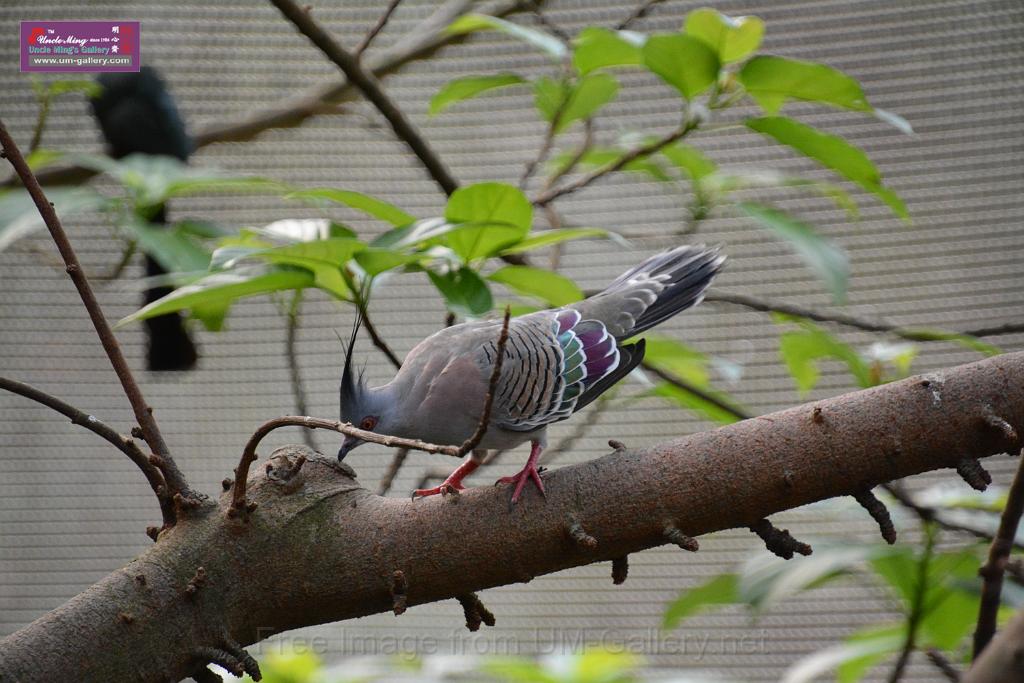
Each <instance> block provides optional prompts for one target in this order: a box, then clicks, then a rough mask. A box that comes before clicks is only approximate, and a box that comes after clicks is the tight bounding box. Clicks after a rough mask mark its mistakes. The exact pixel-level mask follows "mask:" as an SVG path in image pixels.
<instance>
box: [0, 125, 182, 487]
mask: <svg viewBox="0 0 1024 683" xmlns="http://www.w3.org/2000/svg"><path fill="white" fill-rule="evenodd" d="M0 146H2V147H3V152H4V156H6V157H7V160H8V161H10V162H11V165H12V166H13V167H14V170H15V172H16V173H17V174H18V177H19V178H20V179H21V183H22V185H24V186H25V189H26V190H27V191H28V193H29V195H30V196H31V197H32V201H33V202H34V203H35V205H36V208H37V209H38V210H39V215H40V216H42V218H43V222H44V223H46V228H47V230H49V231H50V236H51V237H53V241H54V242H55V243H56V245H57V250H58V251H59V252H60V255H61V258H62V259H64V265H65V270H66V271H67V273H68V275H69V276H70V277H71V281H72V282H73V283H74V285H75V289H77V290H78V294H79V296H80V297H81V299H82V303H83V304H84V305H85V309H86V311H88V313H89V319H90V320H92V324H93V327H94V328H95V329H96V334H97V335H98V336H99V338H100V343H101V344H102V345H103V350H104V351H106V353H107V358H109V359H110V364H111V365H112V366H113V367H114V372H115V373H117V378H118V379H119V380H120V381H121V388H122V389H123V390H124V393H125V396H126V397H127V398H128V402H129V403H131V406H132V411H133V412H134V413H135V419H136V420H138V423H139V426H140V427H141V428H142V433H143V436H144V437H145V439H146V443H148V444H149V447H150V448H151V449H152V450H153V452H154V453H155V454H156V455H157V456H158V457H159V464H158V465H157V467H158V468H159V469H160V472H161V474H163V477H164V480H165V481H166V484H167V490H168V494H169V495H171V496H173V495H174V494H175V493H182V494H190V493H191V492H190V491H189V487H188V482H187V481H186V480H185V477H184V475H183V474H182V473H181V470H179V469H178V466H177V464H175V462H174V459H173V458H172V457H171V452H170V450H168V448H167V444H166V443H165V442H164V437H163V435H162V434H160V428H159V427H157V424H156V420H155V419H153V410H152V408H150V407H149V406H148V405H147V404H146V399H145V398H144V397H143V395H142V390H141V389H140V388H139V385H138V384H137V383H136V381H135V376H134V375H132V371H131V369H130V368H129V367H128V361H126V360H125V357H124V354H123V353H121V346H120V345H119V344H118V343H117V338H116V337H115V336H114V331H113V330H112V329H111V328H110V323H108V322H107V319H106V317H105V316H104V315H103V309H102V308H101V307H100V303H99V301H97V300H96V294H95V293H94V292H93V291H92V286H91V285H90V284H89V279H88V278H87V277H86V275H85V270H83V268H82V264H81V263H79V262H78V256H77V255H76V254H75V250H74V248H73V247H72V246H71V241H70V240H69V239H68V236H67V233H65V232H64V227H63V226H62V225H61V222H60V218H58V217H57V212H56V211H55V210H54V208H53V204H51V203H50V201H49V200H48V199H47V198H46V194H45V193H43V188H42V187H40V186H39V182H38V181H37V180H36V177H35V174H34V173H32V169H30V168H29V166H28V164H27V163H26V162H25V158H24V157H23V156H22V155H21V151H20V150H19V149H18V146H17V145H16V144H14V140H13V139H12V138H11V136H10V133H8V132H7V128H6V126H4V124H3V121H0Z"/></svg>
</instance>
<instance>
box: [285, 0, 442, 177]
mask: <svg viewBox="0 0 1024 683" xmlns="http://www.w3.org/2000/svg"><path fill="white" fill-rule="evenodd" d="M270 2H271V3H272V4H273V5H274V7H276V8H277V9H278V10H280V12H281V14H283V15H284V16H285V18H287V19H288V20H289V21H291V22H292V23H293V24H295V28H297V29H298V30H299V32H300V33H302V34H303V35H304V36H306V37H307V38H309V40H310V42H312V43H313V44H314V45H316V47H317V48H319V50H320V51H321V52H323V53H324V55H325V56H326V57H327V58H328V59H330V60H331V61H332V62H334V64H335V65H336V66H337V67H338V68H339V69H341V71H342V73H344V74H345V77H346V78H348V80H349V82H351V83H352V84H353V85H354V86H355V87H356V88H358V89H359V91H360V92H361V93H362V94H363V96H364V97H366V99H368V100H369V101H370V102H371V103H372V104H373V106H374V107H376V108H377V111H379V112H380V113H381V115H382V116H383V117H384V118H385V119H386V120H387V122H388V124H390V126H391V129H392V130H393V131H394V132H395V135H397V136H398V138H399V139H400V140H402V141H403V142H405V144H406V145H408V146H409V149H410V150H412V153H413V154H415V155H416V158H417V159H419V160H420V162H421V163H422V164H423V167H424V168H425V169H426V170H427V172H428V173H429V174H430V177H431V178H432V179H433V180H434V182H436V183H437V184H438V186H439V187H440V188H441V189H442V190H443V191H444V193H445V194H448V195H450V194H451V193H452V192H455V190H456V189H458V187H459V184H458V182H457V181H456V180H455V178H454V177H452V175H451V173H449V171H448V168H447V167H446V166H445V165H444V164H443V163H442V162H441V159H440V158H439V157H438V156H437V154H435V153H434V150H433V149H431V147H430V145H429V144H428V143H427V141H426V140H425V139H424V138H423V136H422V135H420V133H419V131H417V130H416V127H415V126H413V124H412V122H411V121H409V119H408V118H406V116H405V114H404V113H403V112H402V110H401V109H400V108H399V107H398V106H397V105H396V104H395V103H394V102H393V101H392V100H391V98H390V97H388V95H387V93H385V92H384V89H383V87H382V86H381V84H380V82H379V81H378V80H377V78H376V77H375V76H374V75H373V73H372V72H370V71H366V70H364V69H363V67H362V65H360V63H359V59H358V58H356V57H355V56H354V55H352V54H351V53H349V52H348V51H347V50H345V49H344V48H343V47H342V46H341V45H340V44H339V43H338V42H337V41H336V40H334V38H332V37H331V36H330V34H328V33H327V32H326V31H325V30H324V29H323V28H321V27H320V25H319V24H317V23H316V21H314V20H313V17H312V16H311V15H310V13H309V12H308V11H306V10H304V9H302V8H300V7H299V6H298V5H296V4H295V3H294V2H292V0H270Z"/></svg>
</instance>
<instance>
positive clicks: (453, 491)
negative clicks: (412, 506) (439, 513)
mask: <svg viewBox="0 0 1024 683" xmlns="http://www.w3.org/2000/svg"><path fill="white" fill-rule="evenodd" d="M465 488H466V487H465V486H463V485H462V484H456V483H454V482H449V481H446V482H444V483H443V484H441V485H440V486H435V487H433V488H429V489H416V490H415V491H413V492H412V499H413V500H416V499H417V498H426V497H427V496H436V495H438V494H440V495H442V496H457V495H459V492H460V491H463V490H465Z"/></svg>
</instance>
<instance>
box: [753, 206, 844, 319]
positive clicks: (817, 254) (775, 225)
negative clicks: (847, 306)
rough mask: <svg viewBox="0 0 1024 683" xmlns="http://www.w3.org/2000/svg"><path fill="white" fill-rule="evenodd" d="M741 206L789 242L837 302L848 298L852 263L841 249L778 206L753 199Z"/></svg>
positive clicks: (756, 219)
mask: <svg viewBox="0 0 1024 683" xmlns="http://www.w3.org/2000/svg"><path fill="white" fill-rule="evenodd" d="M739 207H740V209H742V210H743V212H744V213H746V214H747V215H748V216H750V217H751V218H753V219H754V220H755V221H757V222H758V223H760V224H761V225H762V226H764V227H766V228H768V229H769V230H771V231H772V232H773V233H775V235H776V236H777V237H780V238H782V239H783V240H785V241H787V242H789V244H790V245H791V246H792V247H793V250H794V251H796V253H797V254H798V255H799V256H800V258H802V259H803V261H804V263H806V264H807V266H808V268H810V269H811V270H812V271H813V272H814V273H815V274H816V275H817V276H818V277H819V278H821V279H822V281H823V282H824V283H825V285H826V286H827V287H828V289H829V291H830V292H832V298H833V300H835V302H836V303H842V302H843V301H845V300H846V287H847V283H848V282H849V278H850V263H849V260H848V259H847V258H846V253H845V252H844V251H843V250H842V249H840V248H839V247H838V246H836V245H835V243H833V242H832V241H830V240H827V239H825V238H824V237H822V236H821V235H819V234H818V233H816V232H815V231H814V229H813V228H812V227H811V226H809V225H807V224H806V223H803V222H801V221H798V220H797V219H795V218H793V217H792V216H790V215H789V214H786V213H783V212H782V211H779V210H778V209H773V208H771V207H768V206H762V205H761V204H754V203H752V202H740V204H739Z"/></svg>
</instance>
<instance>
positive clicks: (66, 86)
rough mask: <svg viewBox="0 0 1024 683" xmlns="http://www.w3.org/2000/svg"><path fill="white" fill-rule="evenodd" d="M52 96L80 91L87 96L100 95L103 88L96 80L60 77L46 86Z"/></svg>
mask: <svg viewBox="0 0 1024 683" xmlns="http://www.w3.org/2000/svg"><path fill="white" fill-rule="evenodd" d="M46 90H47V92H48V93H49V94H50V96H51V97H57V96H59V95H64V94H67V93H71V92H80V93H82V94H84V95H85V96H86V97H98V96H99V95H100V93H102V92H103V88H102V87H101V86H100V84H99V83H97V82H96V81H90V80H84V79H60V80H56V81H53V82H51V83H50V84H49V85H47V86H46Z"/></svg>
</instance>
